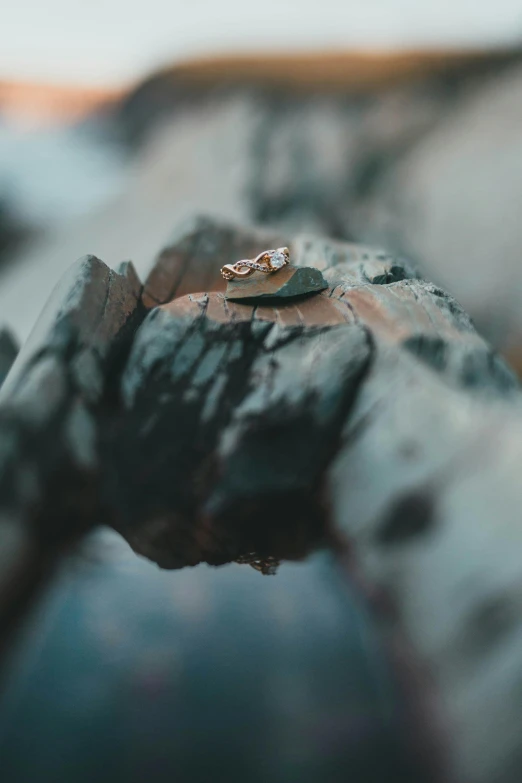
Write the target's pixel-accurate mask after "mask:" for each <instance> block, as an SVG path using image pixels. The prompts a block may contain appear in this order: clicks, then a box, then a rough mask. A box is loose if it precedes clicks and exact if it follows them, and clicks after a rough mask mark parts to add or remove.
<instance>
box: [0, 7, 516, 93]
mask: <svg viewBox="0 0 522 783" xmlns="http://www.w3.org/2000/svg"><path fill="white" fill-rule="evenodd" d="M0 18H1V21H0V79H19V80H31V81H33V80H39V81H40V80H42V81H60V82H65V83H85V84H107V85H119V84H121V83H123V82H127V81H128V80H130V79H133V78H135V77H137V76H140V75H142V74H143V73H145V72H146V71H148V70H150V69H151V68H152V67H156V66H158V65H160V64H161V63H164V62H170V61H172V60H175V59H180V58H184V57H187V56H191V55H199V54H202V53H206V54H209V53H221V52H228V53H229V52H230V51H249V50H256V51H259V50H261V49H263V50H265V51H266V50H267V49H275V50H276V51H277V50H281V49H284V48H289V49H292V48H293V49H299V48H301V49H303V48H305V47H308V48H310V47H314V48H318V49H324V48H326V47H329V46H331V47H335V48H342V47H354V46H355V45H357V46H379V47H389V46H392V47H395V46H401V45H405V44H407V45H416V44H420V45H426V44H428V45H437V44H455V45H461V44H465V45H473V44H492V45H495V44H498V43H506V44H508V43H511V42H513V41H517V40H518V39H519V38H520V37H521V34H522V0H496V1H495V2H491V0H437V2H429V0H352V1H351V2H350V0H321V2H318V1H317V0H258V2H253V1H252V0H219V1H218V0H18V1H17V2H10V0H3V2H2V4H1V14H0Z"/></svg>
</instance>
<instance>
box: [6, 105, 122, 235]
mask: <svg viewBox="0 0 522 783" xmlns="http://www.w3.org/2000/svg"><path fill="white" fill-rule="evenodd" d="M125 160H126V158H125V153H124V151H123V149H121V148H118V147H117V146H116V145H115V144H110V143H108V142H107V140H105V139H103V138H102V137H100V136H99V135H97V134H96V133H95V132H94V130H92V131H90V130H89V129H88V128H86V127H82V128H78V127H74V126H73V127H70V126H63V127H62V126H54V125H53V126H50V127H43V128H42V127H39V128H35V127H24V126H23V125H21V124H17V123H13V122H7V121H4V122H2V121H0V197H2V198H4V199H7V201H8V203H9V206H10V209H11V210H12V212H13V213H14V214H15V215H16V216H17V217H19V218H20V219H21V221H22V222H23V223H27V224H29V225H30V226H32V227H36V228H52V227H54V226H57V225H60V224H62V223H63V222H65V221H67V220H68V219H70V218H74V217H77V216H79V215H82V214H85V213H87V212H89V211H90V210H91V209H93V208H95V207H97V206H98V205H99V204H102V203H103V202H105V201H108V200H110V199H111V198H113V197H115V196H116V195H117V194H118V193H120V192H121V191H122V189H123V187H124V184H125V170H126V169H125Z"/></svg>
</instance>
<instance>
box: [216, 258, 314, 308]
mask: <svg viewBox="0 0 522 783" xmlns="http://www.w3.org/2000/svg"><path fill="white" fill-rule="evenodd" d="M325 288H328V283H327V282H326V280H325V279H324V277H323V275H322V274H321V272H320V271H319V269H315V268H314V267H311V266H302V267H296V266H292V265H288V266H287V267H285V268H284V269H280V270H279V271H278V272H276V273H274V274H270V275H267V274H264V273H263V272H255V273H254V274H253V275H252V276H251V277H248V278H247V279H246V280H231V281H230V282H229V284H228V285H227V290H226V294H225V298H226V299H234V300H236V299H290V298H292V297H294V296H304V295H305V294H312V293H318V292H319V291H324V290H325Z"/></svg>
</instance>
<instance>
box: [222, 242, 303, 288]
mask: <svg viewBox="0 0 522 783" xmlns="http://www.w3.org/2000/svg"><path fill="white" fill-rule="evenodd" d="M289 263H290V251H289V250H288V248H287V247H278V248H277V249H276V250H263V252H262V253H260V254H259V255H258V256H257V257H256V258H254V259H252V260H251V259H248V258H246V259H244V260H243V261H236V263H235V264H225V265H224V266H222V267H221V274H222V275H223V277H224V278H225V280H233V279H234V278H235V277H239V278H244V277H250V275H253V274H254V272H265V273H266V274H272V273H273V272H278V271H279V270H280V269H282V268H283V267H284V266H286V265H287V264H289Z"/></svg>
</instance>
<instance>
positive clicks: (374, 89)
mask: <svg viewBox="0 0 522 783" xmlns="http://www.w3.org/2000/svg"><path fill="white" fill-rule="evenodd" d="M6 127H7V126H6ZM521 128H522V56H521V53H520V52H519V51H518V50H509V51H507V50H506V51H500V52H485V53H484V52H482V53H480V52H479V53H464V54H459V53H451V54H448V53H440V54H437V53H431V54H430V53H424V54H423V53H410V54H395V55H380V56H370V55H368V56H364V55H343V54H339V55H328V56H322V57H320V56H302V57H299V56H292V57H273V56H272V57H267V58H262V57H261V58H256V57H247V58H229V59H224V58H221V59H218V60H208V61H200V62H195V63H190V64H186V65H180V66H176V67H173V68H170V69H165V70H164V71H162V72H159V73H157V74H154V75H153V76H151V77H150V78H148V79H147V80H146V81H144V82H143V83H142V84H141V85H138V86H137V87H136V88H135V89H133V90H132V91H130V92H129V93H128V94H126V95H124V96H123V97H117V96H116V97H114V98H113V100H112V101H111V102H110V103H109V104H108V105H107V104H104V105H103V108H101V109H99V110H95V111H94V112H93V113H91V114H90V116H89V118H88V119H85V118H84V119H82V121H81V122H78V121H76V122H75V124H74V125H73V126H71V125H69V126H67V127H66V128H64V127H63V126H62V127H59V128H54V130H52V131H51V130H50V129H49V128H48V129H46V130H45V132H42V131H40V132H39V134H37V135H34V133H33V135H32V136H31V144H32V145H33V147H34V150H40V151H41V150H42V149H43V146H45V143H47V145H48V148H47V152H44V153H41V152H36V151H35V152H33V153H31V152H30V148H31V144H28V138H29V137H27V136H26V137H25V144H26V146H25V147H24V145H23V144H22V143H21V142H20V137H18V141H17V142H16V144H18V145H19V146H18V147H16V144H13V142H12V140H11V142H10V144H11V146H10V147H9V145H8V146H5V145H4V160H2V161H1V162H0V181H3V182H4V183H5V188H4V190H3V191H2V192H5V193H6V199H7V194H9V199H8V200H6V207H5V209H6V210H7V212H6V214H9V215H12V218H13V220H14V224H18V225H19V226H20V225H23V226H25V228H26V230H28V231H30V232H31V234H34V230H35V228H38V234H37V235H36V236H33V237H32V238H31V239H29V240H28V241H26V242H25V244H24V245H23V246H21V247H20V245H19V246H18V247H19V249H18V250H17V251H15V248H14V244H10V245H9V244H6V247H5V251H6V252H5V253H4V256H3V258H4V262H5V263H4V266H3V271H2V274H1V277H0V312H1V313H2V318H3V320H4V321H6V322H7V323H8V324H9V325H10V326H11V327H12V328H13V329H14V330H15V332H16V333H18V334H19V335H20V336H21V337H24V336H25V334H26V333H27V331H28V329H29V328H30V325H31V323H32V321H33V320H34V316H35V313H36V312H38V311H39V309H40V307H41V304H42V302H43V301H44V300H45V298H46V296H47V294H48V292H49V291H50V289H51V288H52V287H53V285H54V283H55V281H56V279H57V278H58V277H59V275H60V274H61V272H62V271H63V269H64V268H66V267H67V266H68V265H69V264H70V263H71V262H72V261H74V260H75V259H76V258H77V257H78V256H80V255H83V254H84V253H86V252H92V253H95V254H97V255H98V256H100V257H101V258H103V259H104V260H105V261H107V262H108V263H110V264H111V265H116V264H117V263H118V262H119V261H121V260H122V259H124V258H132V259H133V260H134V262H135V263H136V265H137V267H138V269H139V271H141V272H143V271H145V269H146V268H147V267H149V266H150V264H151V262H152V259H153V257H154V255H155V253H156V252H157V251H158V249H159V247H160V246H161V245H162V243H163V242H164V241H165V239H167V238H168V236H169V234H170V232H171V230H172V228H173V226H174V225H175V224H176V223H177V222H178V221H179V220H180V219H182V218H183V217H185V216H189V215H192V214H194V213H201V212H206V213H211V214H214V215H217V216H220V217H225V218H228V219H231V220H242V221H247V222H256V223H261V224H272V225H277V226H281V225H285V226H289V227H291V228H292V229H297V228H298V229H300V230H304V231H308V232H312V233H317V232H319V233H324V234H328V235H329V236H332V237H334V238H339V239H354V240H358V241H363V242H366V243H368V242H369V243H372V244H378V245H385V246H386V248H388V249H390V250H392V251H395V252H398V253H400V254H405V255H408V256H410V257H412V258H413V260H415V261H417V262H419V263H420V265H421V267H424V268H425V269H426V270H427V274H428V276H429V277H430V278H432V279H434V280H436V281H439V282H440V283H442V284H444V285H445V286H446V287H447V288H448V289H449V290H450V291H451V292H452V293H453V294H454V295H455V296H456V297H457V299H459V300H460V301H461V302H462V304H463V305H464V307H465V308H466V309H467V310H468V311H469V312H471V314H472V316H473V317H474V319H475V320H476V322H477V324H478V326H479V328H480V329H481V330H482V331H483V332H484V333H485V334H486V335H487V337H488V338H489V339H490V340H491V341H492V342H493V343H494V344H496V345H497V346H498V347H499V348H500V349H501V350H503V351H504V352H505V353H506V354H508V355H509V357H510V358H511V359H512V360H514V361H515V363H517V362H519V363H520V366H522V315H521V314H520V313H521V312H522V310H521V308H520V307H519V303H520V302H521V301H522V254H521V251H520V247H521V246H522V221H521V220H520V218H519V209H520V205H521V204H522V170H521V167H522V154H521V153H522V150H521V145H522V141H521V140H522V134H521V133H520V130H521ZM45 139H47V141H46V142H45ZM51 139H52V141H50V140H51ZM53 144H54V146H55V150H54V152H52V153H51V152H49V146H50V145H51V146H52V145H53ZM8 147H9V149H8ZM0 151H1V146H0ZM31 155H33V157H31ZM24 172H25V173H24ZM24 188H25V189H24ZM14 224H13V225H14ZM12 230H13V226H12V225H11V222H10V221H8V224H6V227H5V229H4V236H5V237H8V236H9V232H10V231H12ZM17 231H18V229H17ZM15 233H16V232H15ZM7 261H8V262H9V263H7ZM519 352H520V358H519Z"/></svg>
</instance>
